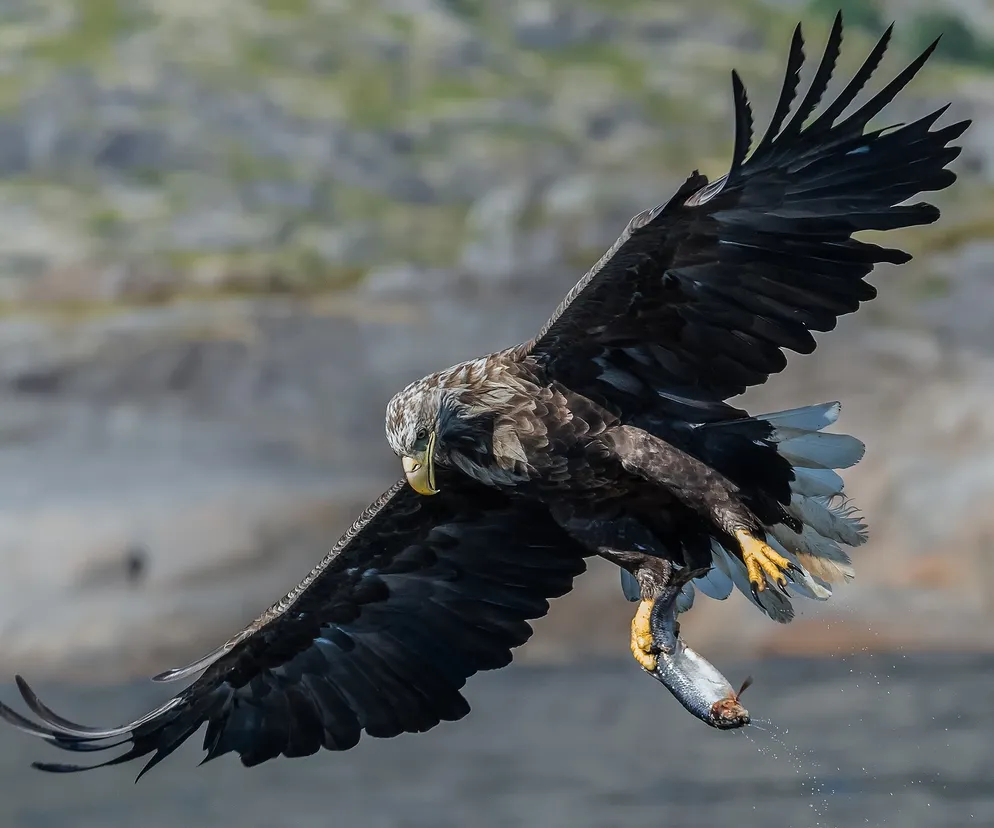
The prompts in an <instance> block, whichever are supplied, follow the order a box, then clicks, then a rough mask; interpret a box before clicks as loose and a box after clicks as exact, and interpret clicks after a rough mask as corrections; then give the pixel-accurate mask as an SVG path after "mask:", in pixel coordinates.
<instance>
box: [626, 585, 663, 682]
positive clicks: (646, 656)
mask: <svg viewBox="0 0 994 828" xmlns="http://www.w3.org/2000/svg"><path fill="white" fill-rule="evenodd" d="M655 604H656V602H655V599H652V598H650V599H648V600H647V599H645V598H643V599H642V601H641V602H640V603H639V607H638V609H637V610H636V611H635V617H634V618H633V619H632V641H631V647H632V655H633V656H634V657H635V660H636V661H637V662H638V663H639V666H640V667H641V668H642V669H643V670H648V671H649V672H650V673H651V672H653V671H654V670H655V669H656V663H657V660H658V651H657V648H656V645H655V642H654V640H653V636H652V626H651V625H650V623H649V621H650V619H651V618H652V611H653V609H654V608H655Z"/></svg>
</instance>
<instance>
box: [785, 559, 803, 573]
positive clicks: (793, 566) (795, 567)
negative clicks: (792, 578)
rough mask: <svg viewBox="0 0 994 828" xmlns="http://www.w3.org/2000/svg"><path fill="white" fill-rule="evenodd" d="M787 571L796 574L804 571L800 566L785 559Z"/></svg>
mask: <svg viewBox="0 0 994 828" xmlns="http://www.w3.org/2000/svg"><path fill="white" fill-rule="evenodd" d="M787 571H788V572H796V573H797V574H798V575H800V574H801V573H802V572H804V570H803V569H801V567H799V566H798V565H797V564H796V563H791V562H790V561H787Z"/></svg>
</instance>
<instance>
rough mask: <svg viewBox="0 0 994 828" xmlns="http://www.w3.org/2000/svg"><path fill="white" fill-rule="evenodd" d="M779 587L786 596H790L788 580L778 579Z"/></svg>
mask: <svg viewBox="0 0 994 828" xmlns="http://www.w3.org/2000/svg"><path fill="white" fill-rule="evenodd" d="M777 587H778V588H779V590H780V591H781V592H782V593H783V594H784V595H786V596H788V597H790V593H789V592H787V582H786V581H777Z"/></svg>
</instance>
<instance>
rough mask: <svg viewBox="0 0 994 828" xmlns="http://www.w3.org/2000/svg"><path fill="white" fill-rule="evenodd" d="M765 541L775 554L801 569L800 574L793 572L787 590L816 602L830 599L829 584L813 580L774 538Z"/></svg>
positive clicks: (830, 589)
mask: <svg viewBox="0 0 994 828" xmlns="http://www.w3.org/2000/svg"><path fill="white" fill-rule="evenodd" d="M766 540H767V542H768V543H769V544H770V546H772V547H773V548H774V549H775V550H776V551H777V552H779V553H780V554H781V555H783V556H784V557H785V558H786V559H787V560H789V561H790V562H791V563H792V564H794V565H795V566H798V567H800V569H801V572H800V574H798V573H796V572H795V573H794V574H793V575H792V576H791V577H792V578H793V580H792V581H791V582H790V583H789V584H788V587H787V588H788V589H792V590H793V591H794V592H797V593H798V594H800V595H803V596H804V597H805V598H813V599H814V600H816V601H827V600H828V599H829V598H831V597H832V587H831V585H830V584H826V583H824V582H822V581H820V580H819V579H817V578H814V577H813V576H812V575H811V573H810V572H808V570H806V569H805V568H804V567H803V566H801V562H800V560H798V558H797V556H796V555H794V554H793V553H792V552H791V551H790V550H789V549H787V547H785V546H784V545H783V544H782V543H780V541H778V540H777V539H776V538H774V537H767V539H766Z"/></svg>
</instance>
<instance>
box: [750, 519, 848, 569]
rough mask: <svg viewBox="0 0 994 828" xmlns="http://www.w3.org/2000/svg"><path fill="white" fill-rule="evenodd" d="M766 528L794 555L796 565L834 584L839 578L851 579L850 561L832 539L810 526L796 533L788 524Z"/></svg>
mask: <svg viewBox="0 0 994 828" xmlns="http://www.w3.org/2000/svg"><path fill="white" fill-rule="evenodd" d="M769 531H770V534H771V535H772V536H773V537H774V538H776V539H777V540H778V541H780V543H782V544H783V545H784V546H785V547H786V548H787V550H788V551H789V552H792V553H793V554H794V555H796V556H797V559H798V561H799V564H800V566H802V567H804V568H805V569H806V570H808V572H810V573H811V574H812V575H815V576H817V577H818V578H821V579H822V580H823V581H827V582H828V583H830V584H834V583H837V582H838V581H840V580H843V579H844V580H846V581H851V580H852V579H853V578H854V577H855V575H856V573H855V571H854V570H853V567H852V561H851V559H850V558H849V556H848V555H847V554H846V553H845V552H844V551H843V550H842V548H841V547H840V546H839V545H838V544H837V543H836V542H835V541H834V540H830V539H829V538H825V537H822V536H821V535H819V534H818V533H817V532H816V531H815V530H814V529H812V528H811V527H810V526H807V525H806V526H804V528H803V530H802V531H801V533H800V534H798V533H797V532H795V531H794V530H793V529H791V528H790V527H788V526H784V525H783V524H782V523H778V524H777V525H776V526H773V527H771V528H770V530H769Z"/></svg>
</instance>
